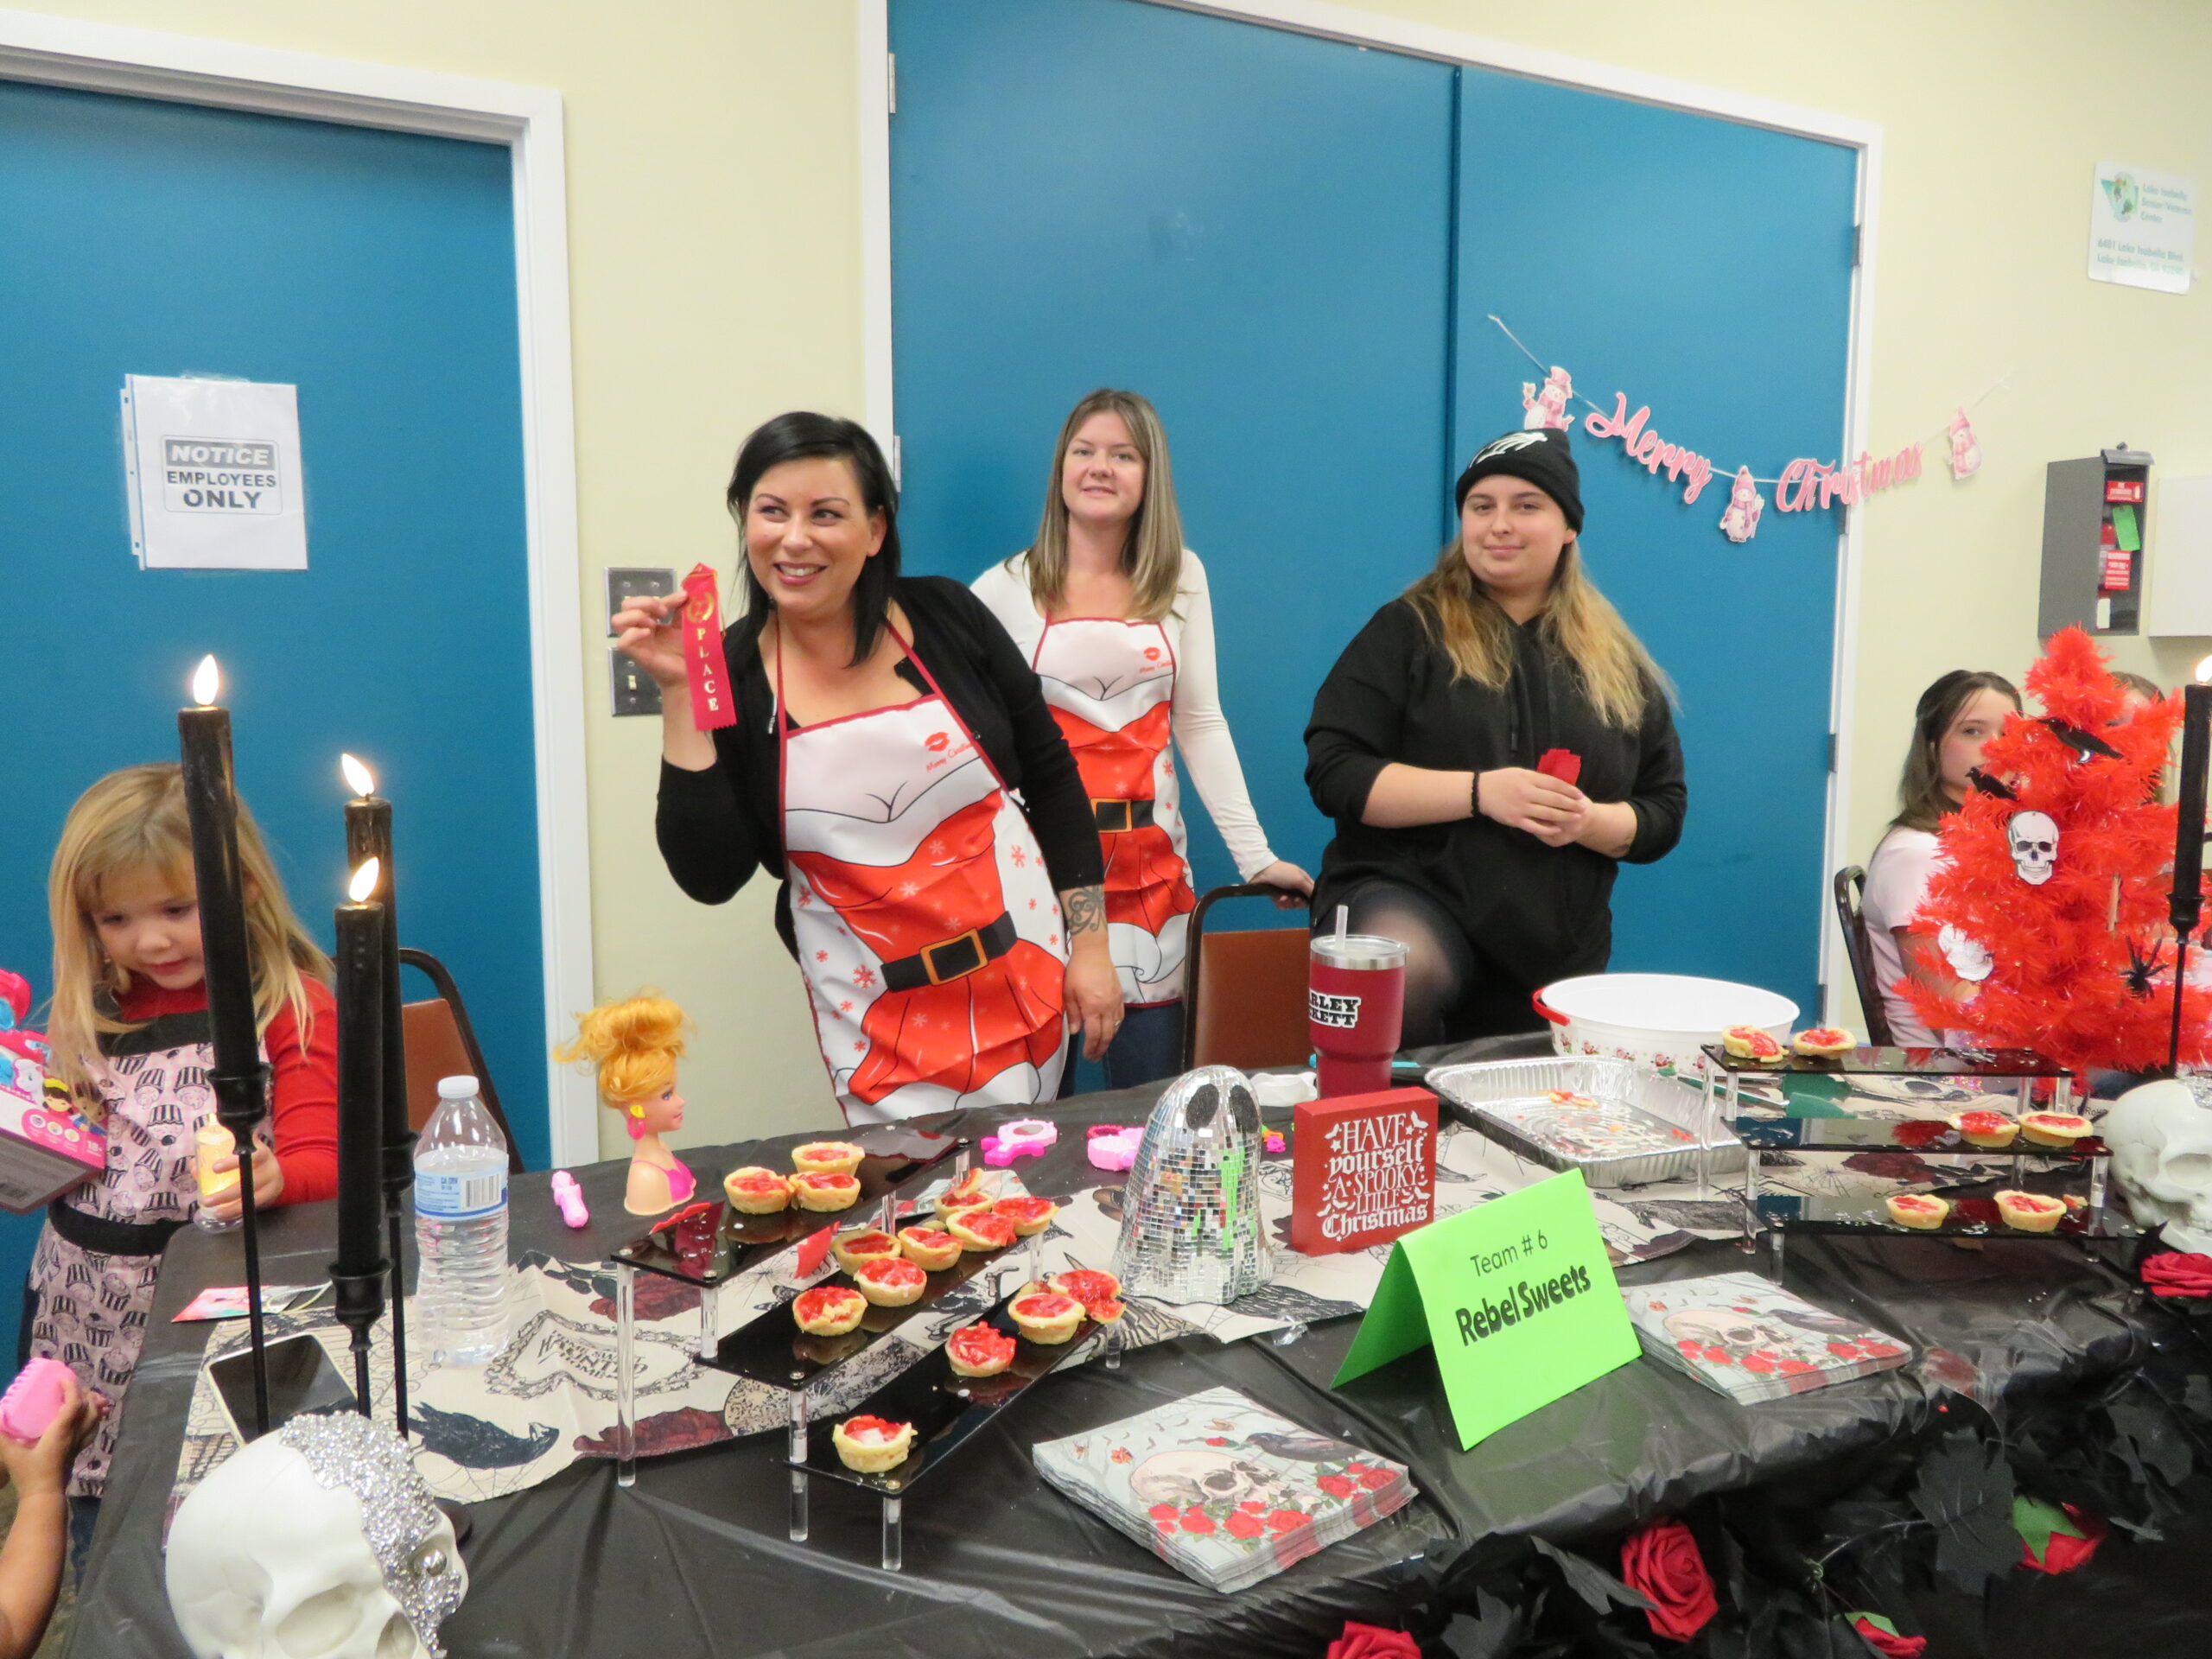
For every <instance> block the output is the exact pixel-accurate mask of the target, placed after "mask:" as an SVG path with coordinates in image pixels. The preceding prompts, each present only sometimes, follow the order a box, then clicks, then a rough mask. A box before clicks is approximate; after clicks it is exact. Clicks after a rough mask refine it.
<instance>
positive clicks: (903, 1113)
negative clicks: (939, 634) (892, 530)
mask: <svg viewBox="0 0 2212 1659" xmlns="http://www.w3.org/2000/svg"><path fill="white" fill-rule="evenodd" d="M899 645H901V646H902V647H903V648H904V649H905V650H906V657H907V660H908V661H910V662H912V664H914V666H915V667H916V668H917V669H918V670H920V671H921V675H922V678H923V680H924V681H925V683H927V685H928V686H929V693H928V695H927V696H921V697H917V698H916V699H915V700H914V701H912V702H903V703H897V704H894V705H893V706H892V707H890V708H887V709H871V710H869V711H868V712H867V713H865V714H859V715H846V716H844V717H843V718H842V719H838V720H827V721H822V722H821V723H819V724H818V725H813V726H804V727H801V728H798V729H797V730H792V729H791V728H789V726H788V723H787V722H786V721H785V718H784V706H785V705H784V687H783V658H782V654H781V652H779V653H778V655H777V661H776V715H775V718H776V732H777V742H778V749H779V754H778V771H779V778H780V783H779V789H780V793H781V810H782V814H783V821H784V849H785V857H784V867H785V876H786V877H787V879H788V880H790V882H791V927H792V932H793V934H794V936H795V938H796V939H797V941H798V957H799V966H800V968H801V969H803V970H804V973H805V975H806V985H807V991H808V994H809V995H810V998H811V1000H812V1002H813V1005H814V1027H815V1034H816V1037H817V1039H818V1040H819V1042H820V1044H821V1047H822V1063H823V1065H824V1066H825V1067H826V1068H827V1069H828V1071H829V1080H830V1084H831V1086H832V1087H833V1088H835V1089H836V1091H837V1103H838V1104H839V1106H841V1107H842V1109H843V1110H844V1113H845V1118H846V1121H847V1122H852V1123H879V1122H889V1121H891V1120H893V1119H895V1118H901V1117H913V1116H918V1115H919V1114H921V1113H924V1112H937V1111H944V1110H947V1109H950V1108H952V1107H956V1106H969V1105H992V1106H1026V1105H1032V1104H1034V1103H1038V1102H1039V1101H1047V1100H1051V1099H1052V1097H1053V1096H1055V1095H1056V1094H1057V1093H1058V1090H1059V1082H1060V1066H1061V1062H1062V1058H1063V1048H1062V1027H1061V1017H1060V1008H1061V994H1062V986H1061V982H1062V980H1063V978H1064V976H1065V972H1066V963H1067V945H1066V943H1065V940H1064V939H1063V938H1062V934H1061V924H1060V905H1059V899H1058V896H1057V895H1056V894H1055V893H1054V892H1053V890H1052V879H1051V877H1050V875H1049V874H1047V873H1046V868H1045V858H1044V855H1043V854H1042V852H1040V851H1039V849H1038V845H1037V838H1036V836H1034V835H1033V833H1032V832H1031V830H1030V828H1029V821H1028V819H1027V818H1026V817H1023V816H1022V813H1021V809H1020V807H1018V806H1016V805H1015V804H1014V801H1013V799H1012V798H1011V797H1010V796H1009V795H1008V793H1007V789H1006V785H1005V784H1004V782H1003V781H1002V780H1001V779H1000V777H999V775H998V773H997V772H996V771H995V769H994V768H993V767H992V766H991V763H990V760H989V757H988V756H987V755H985V754H984V753H983V751H982V748H981V747H978V745H977V744H976V740H975V736H974V734H972V733H970V732H969V730H968V728H967V727H966V726H965V725H963V723H962V721H961V719H960V716H959V715H958V714H957V713H956V712H955V711H954V709H953V707H952V705H951V703H950V702H949V701H947V699H946V698H945V696H944V693H943V692H942V691H941V690H938V683H937V681H936V680H935V679H934V678H932V677H931V675H930V671H929V668H928V666H927V664H925V663H924V662H923V661H922V659H921V658H920V657H918V656H917V655H916V654H915V652H914V650H913V647H912V646H911V645H907V643H906V639H904V638H899Z"/></svg>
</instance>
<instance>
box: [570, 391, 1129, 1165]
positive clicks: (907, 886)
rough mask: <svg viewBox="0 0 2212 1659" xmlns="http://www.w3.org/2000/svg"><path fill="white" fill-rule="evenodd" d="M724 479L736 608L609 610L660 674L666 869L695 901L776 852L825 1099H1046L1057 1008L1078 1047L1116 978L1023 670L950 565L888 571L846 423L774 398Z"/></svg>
mask: <svg viewBox="0 0 2212 1659" xmlns="http://www.w3.org/2000/svg"><path fill="white" fill-rule="evenodd" d="M728 503H729V508H730V512H731V513H732V514H733V515H734V517H735V518H737V520H738V524H739V525H740V530H741V542H742V544H743V547H744V550H745V558H746V563H745V566H744V571H745V575H744V582H745V589H746V594H747V606H746V610H745V614H744V615H742V616H741V617H740V618H738V619H737V620H736V621H734V623H732V624H731V625H730V626H729V627H728V629H727V630H726V631H723V632H720V634H719V637H718V639H715V640H709V639H700V640H694V639H692V638H691V637H690V636H691V635H692V634H693V633H694V632H698V633H701V634H702V635H703V634H708V633H710V632H713V631H712V630H710V629H708V628H704V627H700V626H697V625H696V624H695V625H693V626H679V624H681V623H682V622H683V613H684V612H685V611H686V609H687V607H690V609H691V610H693V611H695V612H696V611H697V610H700V609H703V608H704V607H703V606H702V602H701V598H700V594H701V593H702V591H703V589H702V588H701V587H700V586H698V585H696V584H687V585H688V586H691V587H692V588H693V594H692V597H691V598H690V599H689V600H687V599H685V598H684V597H681V596H677V597H672V598H668V599H654V598H644V597H640V598H638V599H634V600H632V601H630V603H629V604H628V605H627V606H626V607H624V608H623V609H622V610H620V611H618V612H617V613H615V616H614V626H615V628H616V629H617V631H618V633H619V636H620V637H619V638H618V639H617V642H616V643H617V644H618V645H620V648H621V649H622V650H623V651H624V652H626V653H627V654H628V655H629V656H630V657H631V658H632V659H633V660H634V661H635V662H636V663H637V664H639V666H640V667H641V668H643V669H644V670H645V671H646V672H647V673H649V674H651V675H652V677H653V678H654V679H655V680H656V681H658V683H659V684H660V686H661V688H662V691H663V697H662V703H663V709H664V713H663V728H662V749H661V753H662V766H661V781H660V804H659V810H658V817H657V821H656V827H657V829H658V836H659V841H660V849H661V855H662V857H663V858H664V860H665V861H667V864H668V868H669V872H670V874H672V875H674V876H675V878H676V880H677V885H678V886H679V887H682V888H683V890H684V892H686V893H690V895H691V897H693V898H694V899H698V900H700V901H701V902H702V903H703V904H721V903H722V902H724V901H725V900H727V899H728V898H729V897H730V896H731V895H732V894H733V893H736V892H737V890H738V889H739V888H740V887H743V886H744V885H745V883H746V882H747V880H750V879H751V877H752V875H753V872H754V870H756V869H758V868H761V867H762V866H766V867H768V868H771V869H778V870H779V871H780V873H781V876H782V886H781V887H780V888H779V892H778V893H777V896H776V928H777V931H778V932H779V934H780V935H781V936H782V938H783V940H784V944H785V948H786V949H788V950H791V953H792V955H793V956H794V957H797V958H798V963H799V966H800V969H801V970H802V972H803V973H804V976H805V978H806V982H807V989H808V993H809V995H810V1000H811V1001H812V1004H813V1010H814V1022H815V1031H816V1035H817V1039H818V1041H819V1044H820V1046H821V1050H822V1060H823V1065H824V1067H825V1068H827V1070H828V1071H829V1077H830V1083H831V1086H832V1087H833V1088H834V1089H835V1090H836V1095H837V1100H838V1103H839V1105H840V1106H841V1107H842V1109H843V1110H844V1113H845V1116H846V1121H847V1122H851V1123H871V1122H887V1121H889V1120H892V1119H895V1118H901V1117H912V1116H918V1115H919V1114H922V1113H925V1112H934V1111H942V1110H945V1109H949V1108H952V1107H956V1106H965V1105H971V1104H981V1105H995V1106H1005V1105H1030V1104H1033V1103H1037V1102H1039V1101H1046V1100H1050V1099H1052V1097H1053V1096H1054V1095H1055V1093H1056V1092H1057V1091H1058V1086H1059V1080H1060V1073H1061V1067H1062V1063H1063V1060H1064V1058H1065V1054H1064V1039H1063V1032H1064V1030H1080V1031H1081V1033H1083V1041H1084V1052H1085V1053H1086V1054H1088V1055H1090V1056H1091V1057H1093V1058H1096V1056H1097V1055H1099V1054H1101V1053H1103V1052H1104V1050H1105V1048H1106V1046H1107V1044H1108V1043H1109V1041H1110V1040H1111V1039H1112V1038H1113V1035H1114V1033H1115V1032H1116V1030H1117V1029H1118V1028H1119V1027H1120V1025H1121V1022H1122V997H1121V993H1120V990H1119V988H1118V986H1117V984H1116V979H1115V975H1114V965H1113V963H1112V961H1111V959H1110V958H1109V956H1108V954H1107V949H1106V921H1105V913H1104V906H1103V899H1102V896H1101V893H1100V891H1099V880H1100V868H1101V867H1100V860H1099V854H1098V836H1097V833H1096V829H1094V828H1093V819H1092V815H1091V810H1090V799H1089V798H1088V797H1087V796H1086V795H1085V794H1084V790H1083V784H1082V780H1081V779H1079V778H1078V777H1077V773H1076V767H1075V762H1074V760H1073V759H1072V758H1071V756H1070V755H1069V753H1068V747H1067V743H1066V741H1065V740H1064V739H1063V738H1062V737H1061V735H1060V732H1059V728H1058V727H1057V726H1056V725H1054V724H1053V721H1052V714H1051V712H1050V711H1049V710H1048V709H1046V706H1045V702H1044V698H1043V696H1042V695H1041V693H1040V692H1039V688H1038V683H1037V677H1036V675H1035V674H1033V673H1032V672H1031V671H1030V668H1029V665H1028V664H1027V662H1026V661H1024V660H1023V658H1022V656H1021V653H1020V652H1019V651H1018V650H1016V649H1015V647H1014V642H1013V641H1012V640H1011V639H1007V634H1006V631H1005V629H1003V628H1001V626H999V625H998V624H997V622H996V621H995V620H993V619H992V617H991V614H990V613H989V612H988V611H987V610H986V609H984V607H982V604H981V603H980V602H979V601H977V600H976V598H975V597H974V596H973V595H972V594H969V592H968V591H967V590H966V589H965V588H962V587H961V586H960V585H959V584H958V583H957V582H950V581H946V580H944V578H941V577H901V576H900V575H899V526H898V505H897V502H896V499H895V498H894V493H893V487H892V483H891V471H890V468H889V467H887V466H886V465H885V463H884V460H883V455H882V453H881V451H880V450H879V449H878V448H876V445H875V441H874V439H873V438H871V437H869V436H868V433H867V432H866V431H865V430H864V429H861V427H859V426H858V425H855V423H852V422H850V421H845V420H839V419H836V418H834V417H832V416H823V415H810V414H791V415H781V416H777V417H776V418H775V419H774V420H772V421H770V422H769V423H767V424H766V425H765V426H763V427H762V428H760V430H758V431H757V432H755V433H753V435H752V436H751V437H749V438H747V440H746V442H745V447H744V448H742V449H741V451H740V452H739V454H738V457H737V467H736V469H735V471H734V473H733V474H732V475H731V478H730V482H729V490H728ZM715 644H719V645H720V649H719V650H718V651H717V650H705V651H704V652H703V658H704V660H702V661H701V662H700V663H699V664H698V665H697V670H696V672H687V657H686V649H687V646H689V647H691V648H692V649H694V650H701V649H702V648H703V647H706V646H709V645H715ZM717 659H719V660H717ZM687 680H689V682H690V695H688V696H685V695H679V692H680V691H681V690H682V689H683V688H684V687H685V686H686V683H687ZM720 721H727V722H728V723H726V724H725V723H718V722H720ZM1014 791H1020V795H1019V797H1018V798H1017V796H1016V794H1015V793H1014Z"/></svg>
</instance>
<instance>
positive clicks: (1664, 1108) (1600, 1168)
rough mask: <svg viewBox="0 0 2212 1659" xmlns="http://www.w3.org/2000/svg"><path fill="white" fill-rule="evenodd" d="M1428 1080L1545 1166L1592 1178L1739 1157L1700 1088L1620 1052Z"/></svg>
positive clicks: (1467, 1116) (1442, 1069)
mask: <svg viewBox="0 0 2212 1659" xmlns="http://www.w3.org/2000/svg"><path fill="white" fill-rule="evenodd" d="M1428 1086H1429V1087H1430V1088H1431V1089H1433V1090H1436V1092H1437V1093H1438V1095H1440V1096H1442V1097H1443V1099H1444V1100H1445V1101H1446V1102H1447V1103H1449V1104H1450V1106H1451V1107H1452V1113H1453V1116H1457V1117H1458V1118H1459V1120H1460V1121H1461V1122H1465V1123H1467V1124H1469V1125H1471V1127H1473V1128H1476V1129H1478V1130H1480V1131H1481V1132H1482V1133H1483V1134H1484V1135H1488V1136H1489V1137H1490V1138H1491V1140H1493V1141H1497V1142H1498V1143H1499V1144H1500V1145H1502V1146H1504V1147H1509V1148H1510V1150H1512V1151H1513V1152H1515V1153H1516V1154H1519V1155H1520V1156H1522V1157H1523V1158H1526V1159H1528V1160H1530V1161H1531V1162H1533V1163H1539V1164H1541V1165H1543V1166H1545V1167H1546V1168H1548V1169H1579V1170H1580V1171H1581V1172H1582V1175H1583V1179H1585V1180H1586V1181H1588V1182H1589V1183H1590V1185H1592V1186H1646V1185H1650V1184H1651V1183H1652V1182H1654V1181H1673V1180H1682V1179H1697V1178H1700V1177H1711V1176H1713V1175H1716V1174H1719V1173H1721V1172H1723V1171H1727V1172H1731V1173H1732V1172H1735V1171H1739V1170H1741V1169H1742V1168H1743V1166H1744V1143H1743V1142H1742V1141H1739V1140H1738V1139H1737V1138H1736V1137H1735V1136H1734V1135H1732V1134H1730V1133H1729V1132H1728V1131H1727V1130H1726V1128H1722V1127H1721V1126H1720V1125H1719V1124H1718V1123H1717V1122H1713V1120H1712V1118H1711V1116H1710V1115H1709V1114H1708V1113H1707V1111H1706V1109H1705V1097H1704V1095H1703V1094H1702V1092H1701V1091H1700V1090H1698V1089H1695V1088H1693V1087H1692V1086H1691V1085H1689V1084H1685V1083H1681V1082H1678V1081H1676V1080H1675V1078H1673V1077H1657V1076H1655V1075H1654V1074H1652V1073H1651V1072H1649V1071H1644V1070H1643V1069H1642V1068H1641V1067H1639V1066H1637V1065H1632V1064H1630V1062H1629V1061H1626V1060H1613V1059H1597V1058H1588V1057H1584V1056H1569V1055H1560V1056H1554V1057H1551V1058H1544V1059H1534V1060H1492V1061H1489V1062H1486V1063H1483V1064H1478V1065H1446V1066H1439V1067H1438V1068H1437V1069H1436V1070H1434V1071H1431V1072H1430V1073H1429V1074H1428ZM1578 1102H1589V1103H1591V1104H1579V1103H1578Z"/></svg>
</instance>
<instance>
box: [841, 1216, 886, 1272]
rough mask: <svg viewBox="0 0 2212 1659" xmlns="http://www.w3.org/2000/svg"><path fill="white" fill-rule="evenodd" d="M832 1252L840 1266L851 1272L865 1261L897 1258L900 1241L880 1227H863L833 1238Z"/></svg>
mask: <svg viewBox="0 0 2212 1659" xmlns="http://www.w3.org/2000/svg"><path fill="white" fill-rule="evenodd" d="M829 1254H830V1255H834V1256H836V1258H837V1265H838V1266H839V1267H841V1268H844V1270H845V1271H846V1272H848V1273H850V1272H852V1271H853V1270H854V1269H855V1268H858V1267H859V1266H860V1265H861V1263H862V1262H880V1261H881V1260H883V1259H884V1258H885V1257H886V1256H889V1257H892V1258H893V1259H896V1258H897V1256H898V1255H899V1241H898V1240H897V1239H895V1238H893V1237H892V1236H891V1235H890V1234H888V1233H887V1232H884V1231H883V1230H881V1229H880V1228H875V1227H863V1228H861V1229H860V1230H857V1231H855V1232H849V1233H840V1234H838V1235H837V1236H836V1237H835V1238H833V1239H831V1240H830V1241H829Z"/></svg>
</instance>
